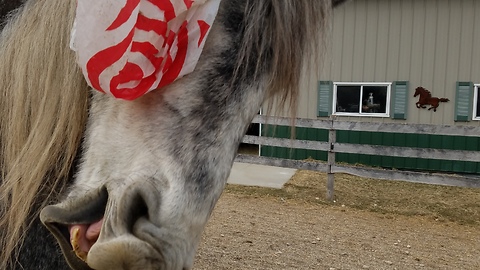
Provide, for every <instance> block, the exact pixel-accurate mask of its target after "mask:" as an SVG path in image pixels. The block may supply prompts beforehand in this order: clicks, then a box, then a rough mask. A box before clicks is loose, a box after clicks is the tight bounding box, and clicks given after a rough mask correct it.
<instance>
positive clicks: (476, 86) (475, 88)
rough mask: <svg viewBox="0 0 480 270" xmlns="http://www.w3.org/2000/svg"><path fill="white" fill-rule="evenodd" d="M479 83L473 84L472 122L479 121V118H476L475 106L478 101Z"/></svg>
mask: <svg viewBox="0 0 480 270" xmlns="http://www.w3.org/2000/svg"><path fill="white" fill-rule="evenodd" d="M479 91H480V83H476V84H473V104H472V121H480V116H477V105H478V101H480V100H479V97H478V95H479Z"/></svg>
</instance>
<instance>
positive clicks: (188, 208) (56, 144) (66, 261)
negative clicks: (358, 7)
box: [0, 0, 344, 269]
mask: <svg viewBox="0 0 480 270" xmlns="http://www.w3.org/2000/svg"><path fill="white" fill-rule="evenodd" d="M343 1H344V0H295V1H288V0H262V1H258V0H222V2H221V4H220V7H219V10H218V15H217V17H216V19H215V22H214V24H213V26H212V28H211V31H210V35H209V36H208V38H207V39H206V41H205V47H204V49H203V52H202V55H201V56H200V59H199V61H198V64H197V66H196V68H195V70H194V71H193V72H192V73H191V74H189V75H187V76H185V77H183V78H181V79H179V80H177V81H175V82H173V83H171V84H169V85H166V86H163V87H162V88H161V89H157V90H154V91H152V92H149V93H148V94H146V95H144V96H142V97H140V98H138V99H136V100H133V101H126V100H121V99H115V98H112V97H110V96H107V95H105V94H103V93H100V92H98V91H94V90H92V89H91V88H90V87H89V86H88V84H87V83H86V80H85V77H84V75H83V74H82V71H81V70H80V68H79V67H78V65H77V62H76V60H77V56H76V54H75V52H73V51H72V50H71V49H70V48H69V44H70V37H71V32H72V27H73V24H74V19H75V13H76V2H77V1H76V0H17V1H14V0H7V2H6V1H2V2H1V4H2V5H3V6H2V5H0V7H1V8H2V10H1V12H0V14H7V13H8V15H6V16H4V17H3V18H2V20H5V21H7V22H6V24H5V25H4V26H3V30H2V32H1V35H0V59H1V62H2V65H1V66H0V180H1V186H0V241H1V246H2V253H1V254H0V269H16V268H22V269H66V268H68V267H70V268H71V269H191V268H192V267H193V263H194V257H195V252H196V248H197V245H198V242H199V239H200V236H201V234H202V232H203V229H204V227H205V225H206V223H207V221H208V219H209V217H210V214H211V212H212V211H213V209H214V206H215V204H216V202H217V201H218V199H219V197H220V195H221V193H222V191H223V189H224V186H225V183H226V179H227V177H228V175H229V173H230V169H231V167H232V164H233V162H234V158H235V156H236V151H237V148H238V146H239V144H240V142H241V140H242V137H243V135H244V133H245V131H246V130H247V128H248V126H249V123H250V122H251V120H252V119H253V117H254V116H255V115H256V114H257V112H258V110H259V108H260V107H261V106H262V104H263V103H264V102H267V104H268V106H269V107H271V106H273V104H279V105H280V106H282V107H283V106H288V107H290V108H291V111H292V114H294V112H295V106H296V102H297V98H296V97H297V94H298V91H299V82H300V79H301V74H302V71H305V68H304V67H309V66H311V64H312V63H313V64H315V63H319V61H320V59H319V52H318V51H319V48H320V47H322V46H320V45H321V44H320V43H321V42H322V40H325V36H326V35H325V33H326V32H327V29H328V25H329V23H328V21H329V17H330V14H331V9H332V7H334V6H337V5H339V4H340V3H341V2H343ZM5 3H8V4H9V6H8V7H7V6H5V5H6V4H5ZM7 9H8V10H7ZM11 9H14V11H13V12H10V10H11ZM2 25H3V24H2ZM323 47H324V46H323ZM309 61H312V63H310V62H309ZM273 97H275V98H273ZM41 223H43V224H44V225H45V227H46V228H47V229H48V231H50V232H51V235H53V237H55V239H56V241H57V242H58V246H59V248H58V247H57V245H56V244H55V240H53V239H52V236H51V235H50V234H48V233H47V231H46V230H45V227H43V226H41ZM59 250H61V252H59ZM62 253H63V255H61V254H62Z"/></svg>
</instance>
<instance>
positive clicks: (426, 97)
mask: <svg viewBox="0 0 480 270" xmlns="http://www.w3.org/2000/svg"><path fill="white" fill-rule="evenodd" d="M416 96H420V97H419V98H418V101H417V103H415V104H416V105H417V108H424V109H425V108H426V107H427V105H430V108H428V110H432V109H433V111H434V112H436V111H437V108H438V106H439V105H440V102H449V101H450V100H449V99H448V98H438V97H432V93H430V91H428V90H427V89H425V88H423V87H421V86H420V87H417V88H416V89H415V94H414V95H413V97H416Z"/></svg>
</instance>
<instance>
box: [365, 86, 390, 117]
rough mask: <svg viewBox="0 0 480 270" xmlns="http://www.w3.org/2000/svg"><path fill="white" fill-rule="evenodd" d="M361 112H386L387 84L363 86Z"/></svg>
mask: <svg viewBox="0 0 480 270" xmlns="http://www.w3.org/2000/svg"><path fill="white" fill-rule="evenodd" d="M362 97H363V100H362V112H363V113H386V111H387V86H367V85H366V86H364V87H363V95H362Z"/></svg>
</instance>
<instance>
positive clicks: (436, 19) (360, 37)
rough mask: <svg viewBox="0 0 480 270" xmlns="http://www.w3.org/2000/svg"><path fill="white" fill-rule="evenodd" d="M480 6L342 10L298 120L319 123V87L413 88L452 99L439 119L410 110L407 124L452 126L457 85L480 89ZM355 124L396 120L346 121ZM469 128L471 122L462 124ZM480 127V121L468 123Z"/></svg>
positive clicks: (455, 1) (419, 4)
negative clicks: (401, 84)
mask: <svg viewBox="0 0 480 270" xmlns="http://www.w3.org/2000/svg"><path fill="white" fill-rule="evenodd" d="M475 14H480V1H475V0H401V1H400V0H354V1H350V2H348V3H347V4H345V5H343V6H341V7H339V8H337V9H336V10H335V11H334V17H333V21H332V35H331V37H332V40H331V43H330V44H328V46H327V47H328V49H327V56H326V57H325V64H324V67H323V68H322V70H321V72H320V74H317V75H316V76H312V78H308V79H306V81H308V84H309V85H308V86H307V85H305V86H304V87H305V88H307V89H309V91H303V93H302V95H301V96H300V107H299V117H305V118H316V117H317V108H316V104H314V102H316V100H317V84H316V83H315V81H339V82H393V81H409V83H410V89H409V90H410V92H411V93H409V94H410V95H412V96H413V91H414V89H415V88H416V87H417V86H424V87H425V88H427V89H430V90H431V91H432V93H433V95H434V96H438V97H447V98H449V99H450V100H451V102H449V103H442V104H441V107H440V108H439V110H437V112H436V113H433V112H432V111H427V110H419V109H417V108H416V107H415V102H416V99H414V98H411V99H410V100H409V105H408V118H407V119H406V120H405V122H406V123H418V124H451V125H454V124H458V123H455V122H454V109H455V108H454V102H453V101H454V99H455V85H456V82H457V81H465V82H469V81H471V82H474V83H480V50H478V49H477V50H476V49H475V48H478V47H479V46H475V44H480V31H479V30H476V29H475V25H476V24H475ZM340 119H344V120H350V121H375V122H379V121H381V122H392V121H396V122H398V120H392V119H390V118H368V117H363V118H362V117H344V116H342V117H340ZM462 124H465V123H462ZM468 124H469V125H475V126H477V125H479V124H480V121H473V122H469V123H468Z"/></svg>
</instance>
